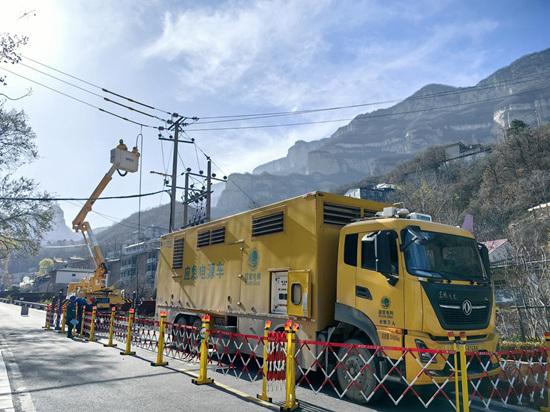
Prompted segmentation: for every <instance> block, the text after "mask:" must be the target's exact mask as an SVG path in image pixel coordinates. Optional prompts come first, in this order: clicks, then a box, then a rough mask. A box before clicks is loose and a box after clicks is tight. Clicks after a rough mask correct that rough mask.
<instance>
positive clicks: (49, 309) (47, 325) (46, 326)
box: [42, 304, 52, 330]
mask: <svg viewBox="0 0 550 412" xmlns="http://www.w3.org/2000/svg"><path fill="white" fill-rule="evenodd" d="M51 315H52V305H51V304H50V305H48V306H46V322H45V323H44V326H42V329H46V330H49V329H50V317H51Z"/></svg>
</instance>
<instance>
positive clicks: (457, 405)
mask: <svg viewBox="0 0 550 412" xmlns="http://www.w3.org/2000/svg"><path fill="white" fill-rule="evenodd" d="M447 336H449V340H450V341H451V342H453V351H454V355H453V358H454V362H453V367H454V370H455V410H456V412H460V380H459V379H458V348H457V346H456V337H455V334H454V332H448V333H447Z"/></svg>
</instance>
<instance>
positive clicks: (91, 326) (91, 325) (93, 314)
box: [88, 306, 97, 342]
mask: <svg viewBox="0 0 550 412" xmlns="http://www.w3.org/2000/svg"><path fill="white" fill-rule="evenodd" d="M96 315H97V307H95V306H94V307H93V308H92V323H91V324H90V335H89V336H88V340H89V341H90V342H93V341H95V338H94V334H95V317H96Z"/></svg>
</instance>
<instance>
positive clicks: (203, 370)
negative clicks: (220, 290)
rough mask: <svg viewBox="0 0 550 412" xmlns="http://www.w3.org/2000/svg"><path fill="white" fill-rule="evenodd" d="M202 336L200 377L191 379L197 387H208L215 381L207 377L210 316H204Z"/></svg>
mask: <svg viewBox="0 0 550 412" xmlns="http://www.w3.org/2000/svg"><path fill="white" fill-rule="evenodd" d="M200 334H201V338H202V339H201V353H200V369H199V377H198V378H197V379H191V382H193V383H194V384H195V385H208V384H209V383H213V382H214V379H211V378H209V377H208V376H207V373H208V371H207V367H208V337H209V335H210V315H208V314H207V315H204V316H203V317H202V328H201V331H200Z"/></svg>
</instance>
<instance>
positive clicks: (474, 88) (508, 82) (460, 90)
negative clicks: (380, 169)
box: [199, 71, 550, 124]
mask: <svg viewBox="0 0 550 412" xmlns="http://www.w3.org/2000/svg"><path fill="white" fill-rule="evenodd" d="M546 73H550V72H548V71H543V72H539V73H534V74H530V75H526V76H518V77H516V79H514V80H502V81H498V82H494V83H491V84H488V85H486V86H470V87H463V88H458V89H456V90H447V91H443V92H437V93H430V94H425V95H420V96H414V95H413V96H410V97H407V98H400V99H391V100H381V101H374V102H367V103H359V104H352V105H343V106H333V107H323V108H315V109H304V110H294V111H282V112H266V113H251V114H237V115H222V116H199V117H200V121H199V123H201V124H212V123H225V122H235V121H242V120H255V119H266V118H270V117H282V116H293V115H302V114H309V113H318V112H325V111H335V110H343V109H353V108H359V107H367V106H378V105H382V104H389V103H398V102H403V101H405V100H407V101H411V100H423V99H432V98H434V97H441V96H449V95H455V94H458V95H460V94H464V93H471V92H477V91H479V90H485V89H493V88H496V87H498V86H499V85H504V86H506V85H508V86H510V85H516V84H521V83H526V82H530V81H533V80H538V79H537V78H536V77H540V75H544V74H546ZM205 119H207V120H208V119H227V120H211V121H202V120H205Z"/></svg>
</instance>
